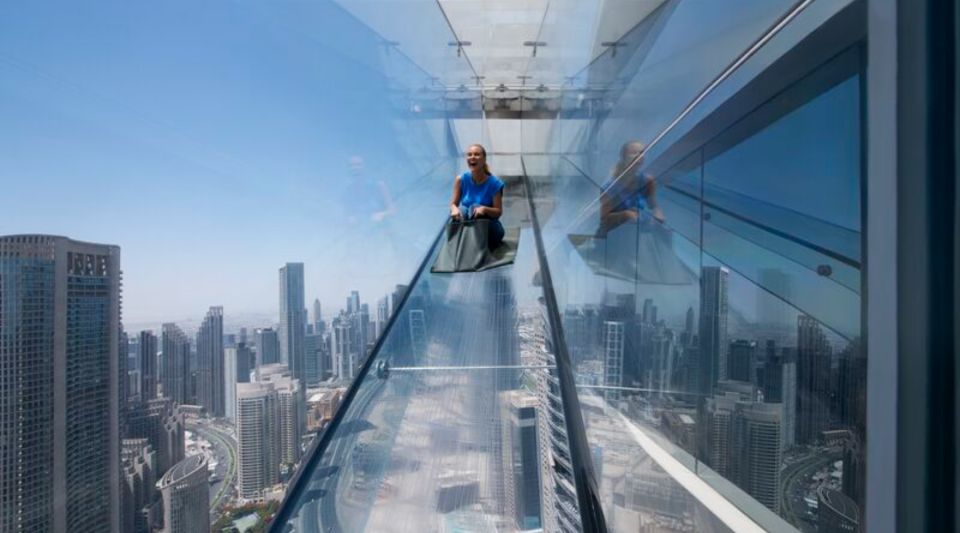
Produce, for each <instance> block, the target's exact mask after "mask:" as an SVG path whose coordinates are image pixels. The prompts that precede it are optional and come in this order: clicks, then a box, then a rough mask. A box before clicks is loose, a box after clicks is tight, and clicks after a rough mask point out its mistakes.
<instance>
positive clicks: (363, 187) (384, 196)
mask: <svg viewBox="0 0 960 533" xmlns="http://www.w3.org/2000/svg"><path fill="white" fill-rule="evenodd" d="M342 205H343V206H344V208H345V209H346V215H347V222H349V223H350V224H357V223H359V222H363V221H370V222H373V223H378V222H381V221H383V219H385V218H386V217H388V216H389V215H392V214H394V213H395V211H396V210H395V209H394V207H393V201H392V200H391V198H390V193H389V191H388V190H387V184H386V183H384V182H383V181H382V180H381V181H377V182H376V183H373V182H371V181H370V180H368V179H367V176H366V173H364V171H363V158H361V157H359V156H354V157H351V158H350V181H349V182H348V184H347V187H346V190H344V196H343V204H342Z"/></svg>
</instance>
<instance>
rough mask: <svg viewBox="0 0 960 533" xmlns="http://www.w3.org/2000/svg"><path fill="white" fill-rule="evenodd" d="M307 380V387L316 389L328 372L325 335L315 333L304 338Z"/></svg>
mask: <svg viewBox="0 0 960 533" xmlns="http://www.w3.org/2000/svg"><path fill="white" fill-rule="evenodd" d="M303 351H304V363H305V367H306V369H305V370H306V371H305V378H304V379H306V386H307V387H315V386H317V385H319V384H320V382H321V381H323V378H324V375H325V374H326V372H327V363H326V359H327V354H326V344H325V343H324V340H323V335H321V334H319V333H313V334H311V335H307V336H305V337H304V338H303Z"/></svg>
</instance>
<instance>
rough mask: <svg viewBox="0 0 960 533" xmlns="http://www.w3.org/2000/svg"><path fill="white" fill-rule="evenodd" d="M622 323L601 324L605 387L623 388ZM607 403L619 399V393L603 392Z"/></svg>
mask: <svg viewBox="0 0 960 533" xmlns="http://www.w3.org/2000/svg"><path fill="white" fill-rule="evenodd" d="M623 344H624V333H623V322H616V321H610V320H608V321H606V322H604V323H603V384H604V385H605V386H607V387H621V386H623ZM604 396H605V397H606V398H607V401H615V400H619V399H620V391H619V390H616V389H613V390H607V391H604Z"/></svg>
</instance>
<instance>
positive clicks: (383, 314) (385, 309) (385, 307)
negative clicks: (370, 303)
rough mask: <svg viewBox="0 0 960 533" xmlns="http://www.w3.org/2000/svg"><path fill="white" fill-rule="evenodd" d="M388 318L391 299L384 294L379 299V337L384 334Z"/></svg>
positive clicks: (377, 328)
mask: <svg viewBox="0 0 960 533" xmlns="http://www.w3.org/2000/svg"><path fill="white" fill-rule="evenodd" d="M388 320H390V300H389V298H388V297H386V296H384V297H383V298H380V299H379V300H378V301H377V327H376V330H377V331H376V333H377V338H380V336H381V335H383V332H384V330H385V329H386V328H387V321H388Z"/></svg>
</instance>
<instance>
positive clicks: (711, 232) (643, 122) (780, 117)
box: [525, 2, 866, 531]
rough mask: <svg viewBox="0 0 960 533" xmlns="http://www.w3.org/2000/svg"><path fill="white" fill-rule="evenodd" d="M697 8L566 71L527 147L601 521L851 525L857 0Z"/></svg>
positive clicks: (858, 443)
mask: <svg viewBox="0 0 960 533" xmlns="http://www.w3.org/2000/svg"><path fill="white" fill-rule="evenodd" d="M806 4H809V5H806ZM691 7H692V5H691V4H687V5H684V3H682V2H680V3H670V2H667V3H665V4H663V5H661V6H660V7H659V8H657V10H655V11H654V12H653V13H652V14H651V16H649V17H648V18H647V19H645V20H644V22H643V23H641V24H639V25H638V26H637V27H635V28H633V29H632V30H631V31H630V32H629V34H628V36H629V38H628V37H624V39H623V41H624V43H629V45H627V44H625V45H624V46H622V47H611V49H610V50H608V51H607V52H605V53H604V55H601V56H600V57H598V58H597V59H596V60H594V61H593V62H592V63H591V64H590V66H589V67H588V68H587V69H585V70H584V71H583V72H581V73H579V74H578V75H577V76H576V77H575V78H573V79H571V80H570V81H569V85H568V86H567V87H566V90H565V91H564V95H565V96H564V97H563V102H562V107H561V109H560V112H559V115H558V117H557V118H556V119H555V120H554V121H553V122H552V131H551V134H552V135H551V138H550V139H551V140H550V144H549V146H550V148H549V149H548V150H547V151H548V152H553V153H556V154H557V155H553V156H545V157H534V156H531V157H529V159H530V160H531V163H530V164H528V168H532V167H537V168H540V169H547V170H541V172H540V173H541V174H542V175H541V176H531V179H532V181H533V182H534V183H535V184H536V190H537V191H538V192H537V193H535V194H536V195H537V196H543V197H545V198H550V202H551V203H552V204H553V205H554V209H553V211H552V214H551V216H550V217H549V218H548V219H547V220H541V223H542V224H543V238H544V241H545V242H546V253H547V257H548V263H549V264H550V268H551V270H552V272H553V276H554V290H555V291H556V297H557V301H558V305H559V308H560V309H559V311H560V312H561V313H562V329H563V334H564V338H565V340H566V344H567V349H568V351H569V354H570V364H571V365H572V366H573V367H574V374H575V376H576V379H577V389H578V396H579V401H580V405H581V408H582V412H583V418H584V426H585V429H586V434H587V441H588V443H589V446H590V452H591V457H592V459H593V470H594V474H595V476H596V479H597V483H598V486H599V493H600V499H601V501H602V502H603V507H604V516H605V518H606V520H607V527H608V528H609V529H610V530H612V531H633V530H636V529H637V528H638V527H640V528H642V527H645V526H644V525H645V524H657V526H658V527H662V528H664V529H666V530H670V531H712V530H722V529H725V528H731V529H733V530H761V529H762V530H783V529H797V530H801V531H812V530H815V528H817V527H818V524H819V527H821V528H823V527H834V525H831V524H835V522H831V521H832V520H834V518H835V517H834V516H833V514H830V513H836V512H837V511H836V509H835V508H840V509H841V510H840V511H839V514H840V515H842V516H843V517H844V518H843V519H842V520H841V521H844V523H845V524H847V525H848V526H849V527H854V528H856V527H859V526H857V525H856V524H858V523H859V520H860V517H861V516H862V514H861V513H862V509H863V503H864V493H865V491H864V481H863V480H864V472H865V470H864V468H865V466H864V449H865V448H864V447H865V442H864V441H865V434H866V431H865V394H866V352H865V350H864V347H863V343H862V341H861V321H862V312H861V308H862V305H863V300H862V296H861V295H862V277H861V271H862V255H861V241H862V240H863V233H862V223H861V221H862V217H863V211H862V207H861V197H862V195H863V181H864V178H863V176H864V169H863V166H862V161H863V136H862V128H863V111H862V110H863V106H864V98H865V95H864V89H863V86H864V75H863V73H864V67H863V64H864V61H865V59H864V55H863V54H864V51H863V41H862V39H863V34H864V30H863V24H864V19H863V11H862V8H863V5H862V4H860V3H856V2H853V3H830V5H825V4H824V3H820V2H812V3H792V2H790V3H787V2H785V3H783V4H782V5H780V6H775V5H773V4H771V3H764V5H763V6H762V7H760V6H747V5H746V4H740V3H738V4H737V8H740V7H743V9H744V11H743V12H737V13H730V12H727V13H717V14H715V15H717V16H718V17H720V18H719V20H718V23H717V24H716V25H711V28H715V32H714V33H709V32H707V33H709V36H708V35H707V33H703V32H697V33H696V34H695V35H691V34H689V32H686V33H685V32H683V31H682V30H683V29H684V28H687V27H688V26H686V24H689V22H690V20H694V19H695V20H703V19H700V18H698V17H702V16H704V15H705V13H702V12H698V13H696V14H693V13H689V12H685V10H686V9H690V8H691ZM728 7H729V6H725V7H724V8H723V9H727V8H728ZM731 11H737V9H733V10H731ZM726 16H729V17H730V18H729V19H724V18H723V17H726ZM686 17H692V18H686ZM723 20H729V24H727V23H724V22H723ZM838 33H843V34H844V35H843V36H842V37H838ZM735 43H736V44H735ZM755 44H756V45H757V47H756V48H753V49H751V48H750V47H751V46H754V45H755ZM725 45H730V47H729V48H726V47H725ZM666 46H669V47H671V48H670V51H671V52H675V53H672V54H671V55H669V61H665V60H658V59H657V57H658V54H657V53H658V50H660V53H663V51H662V48H663V47H666ZM614 48H615V49H616V55H614ZM704 49H708V50H709V52H704ZM696 50H700V51H701V53H698V54H697V56H696V58H693V56H688V55H685V52H687V51H689V52H691V53H692V52H693V51H696ZM748 50H749V52H748ZM701 60H702V61H703V63H700V62H699V61H701ZM708 60H709V62H708ZM708 64H709V65H710V66H707V65H708ZM728 65H732V66H733V67H734V68H732V69H730V70H725V69H726V67H727V66H728ZM597 79H606V80H608V82H607V83H606V84H603V83H601V84H600V85H601V86H602V87H601V88H602V90H597V87H596V86H595V85H594V84H593V82H594V80H597ZM614 79H615V80H616V83H612V80H614ZM710 83H714V85H712V86H711V85H710ZM688 104H690V105H689V106H688ZM536 129H540V130H542V129H543V126H542V125H538V126H537V127H536V128H533V127H531V128H530V131H535V130H536ZM525 140H526V139H525ZM531 141H532V139H531ZM534 159H537V161H535V162H533V160H534ZM688 475H690V476H693V477H692V478H691V477H688ZM671 481H676V482H677V483H676V484H674V483H671ZM718 496H719V498H718ZM718 501H720V502H721V503H719V504H717V505H713V504H712V503H710V502H713V503H717V502H718ZM704 509H707V510H708V511H707V512H704Z"/></svg>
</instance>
